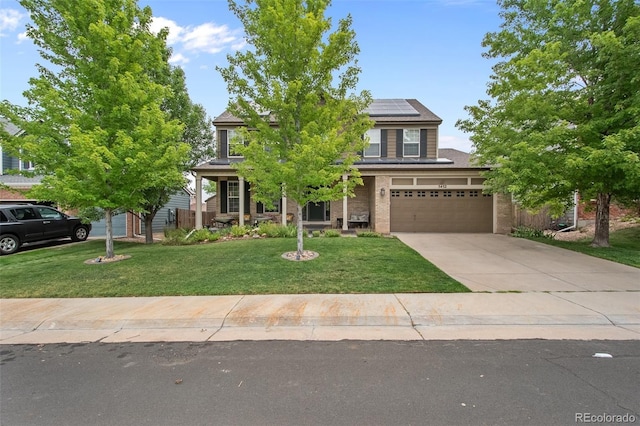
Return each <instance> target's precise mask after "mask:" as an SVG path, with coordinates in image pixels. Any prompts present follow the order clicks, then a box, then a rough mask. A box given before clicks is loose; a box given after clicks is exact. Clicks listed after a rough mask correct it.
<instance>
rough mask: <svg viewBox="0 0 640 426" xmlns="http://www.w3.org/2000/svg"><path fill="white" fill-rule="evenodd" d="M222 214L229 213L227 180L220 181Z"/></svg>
mask: <svg viewBox="0 0 640 426" xmlns="http://www.w3.org/2000/svg"><path fill="white" fill-rule="evenodd" d="M225 133H226V131H225ZM220 213H227V181H226V180H221V181H220Z"/></svg>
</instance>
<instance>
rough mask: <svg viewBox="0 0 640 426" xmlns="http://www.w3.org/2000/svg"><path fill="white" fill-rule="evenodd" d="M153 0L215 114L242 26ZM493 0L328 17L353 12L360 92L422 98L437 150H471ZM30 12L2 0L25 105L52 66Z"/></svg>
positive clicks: (11, 97)
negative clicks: (434, 126) (41, 72)
mask: <svg viewBox="0 0 640 426" xmlns="http://www.w3.org/2000/svg"><path fill="white" fill-rule="evenodd" d="M139 5H140V6H147V5H148V6H150V7H151V9H152V11H153V16H154V26H155V27H157V28H161V27H168V28H169V37H168V40H167V41H168V44H169V45H170V46H171V48H172V49H173V56H172V57H171V59H170V61H171V62H172V64H173V65H176V66H180V67H182V68H183V69H184V71H185V74H186V80H187V88H188V90H189V95H190V97H191V99H192V101H193V102H195V103H199V104H201V105H203V106H204V108H205V109H206V111H207V114H208V115H209V116H211V118H215V117H217V116H218V115H220V114H222V113H223V112H224V110H225V109H226V107H227V104H228V102H229V94H228V91H227V87H226V84H225V83H224V81H223V80H222V77H221V76H220V73H219V72H218V71H217V70H216V67H224V66H226V64H227V55H228V54H233V53H234V52H235V51H237V50H238V49H246V48H247V46H246V43H245V41H244V37H243V34H244V33H243V28H242V24H241V23H240V21H239V20H238V19H237V18H236V17H235V16H234V15H233V13H231V11H230V10H229V8H228V3H227V0H139ZM498 12H499V8H498V6H497V5H496V3H495V1H494V0H333V3H332V5H331V6H330V7H329V8H328V9H327V11H326V16H327V17H330V18H331V19H332V22H333V24H334V26H335V25H336V24H337V22H338V20H339V19H341V18H344V17H346V16H347V15H348V14H350V15H351V17H352V19H353V26H352V28H353V29H354V31H355V33H356V40H357V43H358V45H359V47H360V54H359V56H358V64H359V66H360V67H361V69H362V72H361V74H360V79H359V84H358V88H357V90H358V91H360V90H368V91H370V92H371V94H372V96H373V98H376V99H381V98H405V99H417V100H419V101H420V102H421V103H422V104H424V105H425V106H426V107H427V108H429V109H430V110H431V111H433V112H434V113H435V114H436V115H438V116H439V117H440V118H442V120H443V122H442V125H441V126H440V139H439V141H440V148H455V149H459V150H462V151H465V152H470V151H471V150H472V143H471V142H470V140H469V135H468V134H465V133H463V132H461V131H459V130H458V129H457V128H456V127H455V123H456V121H457V120H458V119H463V118H466V117H467V114H466V112H465V111H464V107H465V106H466V105H475V104H476V103H477V102H478V100H480V99H486V98H488V96H487V94H486V88H487V83H488V81H489V76H490V75H491V66H492V62H491V61H490V60H488V59H485V58H483V57H482V53H483V52H484V51H485V48H483V47H482V39H483V37H484V35H485V34H486V33H488V32H493V31H497V30H498V29H499V25H500V18H499V16H498ZM28 22H29V15H28V13H27V12H26V10H24V9H23V8H22V7H21V6H20V4H19V2H18V1H15V0H0V99H2V100H5V99H6V100H8V101H9V102H11V103H14V104H18V105H25V104H26V101H25V99H24V97H23V95H22V93H23V92H24V91H25V90H27V89H28V88H29V84H28V81H29V78H31V77H34V76H36V75H37V71H36V66H35V65H36V64H42V65H45V66H46V65H47V63H46V62H45V61H44V60H43V59H42V58H41V57H40V56H39V54H38V51H37V49H36V47H35V46H34V44H33V43H32V42H31V40H30V39H29V38H27V37H26V35H25V25H26V24H27V23H28Z"/></svg>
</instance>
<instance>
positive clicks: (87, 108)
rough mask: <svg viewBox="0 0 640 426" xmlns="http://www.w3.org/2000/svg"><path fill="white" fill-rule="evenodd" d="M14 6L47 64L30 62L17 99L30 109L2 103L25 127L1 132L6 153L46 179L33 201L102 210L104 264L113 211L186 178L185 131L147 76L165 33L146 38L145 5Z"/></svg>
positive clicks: (162, 51) (159, 61) (63, 0)
mask: <svg viewBox="0 0 640 426" xmlns="http://www.w3.org/2000/svg"><path fill="white" fill-rule="evenodd" d="M20 4H21V5H22V6H23V7H24V8H25V9H26V10H27V11H29V13H30V15H31V20H32V21H33V25H30V26H29V27H28V29H27V34H28V36H29V37H30V38H31V39H33V41H34V43H35V44H36V45H37V46H38V47H39V48H40V54H41V56H42V58H43V59H45V60H46V61H48V62H49V68H47V67H46V66H44V65H37V67H38V70H39V73H40V75H39V77H37V78H32V79H31V80H30V82H29V84H30V89H29V90H27V91H26V92H25V93H24V96H25V97H26V99H27V100H28V103H29V107H27V108H22V107H18V106H15V105H10V104H8V103H3V104H2V105H1V106H0V115H3V116H5V117H6V118H7V119H9V120H10V121H11V122H12V123H14V124H15V125H16V126H18V127H19V128H21V129H23V130H24V131H25V136H23V137H21V138H10V137H8V136H7V135H6V134H3V147H4V146H9V147H10V149H11V150H12V151H14V152H19V153H20V156H21V157H22V158H23V159H25V160H28V161H32V162H33V164H34V165H35V167H36V173H37V174H41V175H43V176H44V177H43V180H42V184H41V185H38V186H37V187H35V188H34V190H33V191H32V192H33V194H34V195H35V196H36V197H38V198H39V199H49V200H53V201H56V202H58V203H59V204H60V205H62V206H63V207H67V208H76V209H83V208H90V207H98V208H101V209H103V210H104V212H105V218H106V229H107V238H106V257H107V258H111V257H113V256H114V252H113V233H112V226H111V223H112V222H111V218H112V215H113V212H114V211H115V210H116V209H121V210H137V209H138V208H139V206H141V205H143V204H144V203H145V202H146V198H145V190H147V189H149V188H158V187H175V186H176V185H180V184H182V182H184V177H183V174H182V170H183V169H182V166H183V165H184V164H185V163H186V162H187V158H188V157H187V156H188V152H189V146H188V145H186V144H184V143H182V142H181V138H182V135H183V126H182V125H181V124H180V123H179V122H178V121H177V120H171V119H170V118H169V116H168V114H167V113H166V112H165V111H163V109H162V103H163V101H164V100H165V99H166V98H167V97H168V93H169V90H170V86H168V85H163V84H160V83H158V82H157V80H156V77H157V76H156V75H153V71H152V70H164V69H166V67H167V55H166V52H167V47H166V43H165V38H166V31H162V32H161V33H160V34H158V35H154V34H152V33H151V31H150V30H149V24H150V21H151V17H152V14H151V9H150V8H148V7H146V8H144V9H140V8H139V7H138V6H137V3H136V1H135V0H110V1H108V2H84V1H72V0H20Z"/></svg>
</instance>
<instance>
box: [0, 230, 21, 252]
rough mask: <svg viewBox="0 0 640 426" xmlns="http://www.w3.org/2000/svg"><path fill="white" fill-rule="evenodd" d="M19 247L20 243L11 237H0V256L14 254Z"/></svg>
mask: <svg viewBox="0 0 640 426" xmlns="http://www.w3.org/2000/svg"><path fill="white" fill-rule="evenodd" d="M19 247H20V241H19V240H18V238H17V237H15V236H13V235H2V236H0V254H11V253H15V252H16V251H17V250H18V248H19Z"/></svg>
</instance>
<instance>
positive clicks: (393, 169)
mask: <svg viewBox="0 0 640 426" xmlns="http://www.w3.org/2000/svg"><path fill="white" fill-rule="evenodd" d="M366 112H367V113H368V114H369V116H370V117H371V119H373V120H374V121H375V126H374V128H373V129H371V130H369V132H368V135H367V136H368V137H369V140H370V144H369V147H368V148H367V149H366V151H365V152H363V153H362V156H361V161H359V162H357V163H356V166H357V167H358V169H359V170H360V173H361V175H362V179H363V181H364V185H363V186H359V187H357V188H356V190H355V195H356V196H355V197H354V198H348V197H344V198H343V199H341V200H337V201H332V202H326V203H310V204H309V205H307V206H305V208H304V211H303V220H304V225H307V226H309V227H313V228H314V229H317V228H318V227H326V228H338V229H343V230H347V229H348V228H349V227H350V226H356V225H362V220H363V219H364V220H365V222H366V223H365V225H366V226H368V227H370V228H371V229H373V230H375V231H376V232H380V233H384V234H387V233H390V232H487V233H491V232H493V233H507V232H509V231H510V228H511V215H510V214H511V202H510V200H509V199H508V197H502V196H493V195H491V194H485V193H483V182H484V179H483V178H482V177H481V176H480V172H481V171H482V170H485V168H482V167H475V166H472V165H471V164H470V162H469V154H467V153H464V152H461V151H457V150H454V149H439V147H438V128H439V126H440V124H441V123H442V119H440V118H439V117H438V116H437V115H435V114H434V113H433V112H431V111H430V110H429V109H428V108H427V107H425V106H424V105H423V104H421V103H420V102H419V101H417V100H415V99H378V100H374V101H373V102H372V104H371V105H370V106H369V108H368V109H367V111H366ZM214 124H215V126H216V136H217V141H218V147H217V158H216V159H215V160H213V161H210V162H208V163H204V164H201V165H199V166H197V167H195V168H194V169H193V171H194V172H195V174H196V220H197V222H198V218H201V208H199V206H201V191H200V186H201V182H202V179H203V178H205V179H208V180H211V181H214V182H216V183H217V188H218V197H216V198H217V202H216V215H218V216H224V217H234V218H237V221H238V223H240V224H244V223H247V221H251V222H253V221H255V219H257V218H260V219H262V218H264V217H272V218H274V219H275V220H278V221H281V222H282V223H286V217H287V215H288V214H289V217H291V215H290V213H293V212H295V204H294V203H293V202H291V201H287V200H286V199H282V200H281V201H280V203H279V204H278V205H276V208H275V209H274V211H266V210H265V208H264V206H263V205H261V204H260V203H256V202H254V200H253V199H252V197H251V188H250V185H249V183H248V182H245V181H244V179H243V178H242V177H239V176H238V174H237V173H236V170H235V169H234V168H233V166H232V165H233V163H234V162H238V161H242V157H240V156H238V155H237V153H236V152H234V149H233V146H232V144H230V143H229V141H231V140H232V139H233V135H234V132H235V131H236V129H237V128H238V127H240V126H243V125H244V123H243V122H242V121H241V120H240V119H238V118H237V117H234V116H233V115H231V114H230V113H229V112H228V111H225V112H224V113H223V114H222V115H220V116H219V117H217V118H216V119H215V120H214ZM199 222H201V220H200V221H199ZM203 225H208V224H202V223H196V227H202V226H203Z"/></svg>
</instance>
